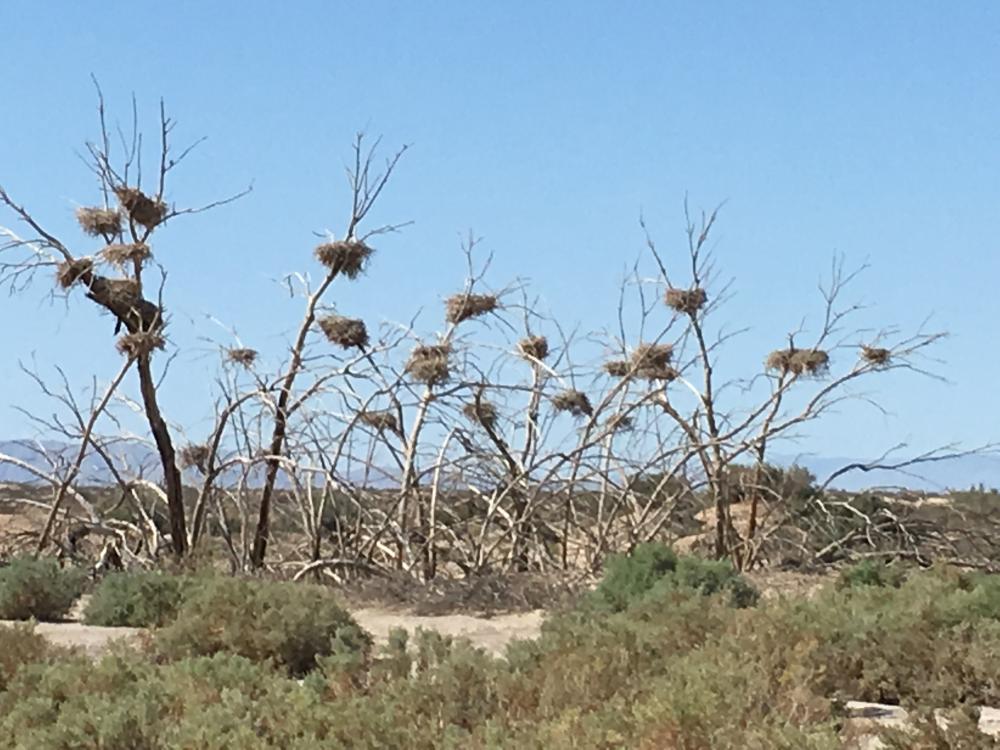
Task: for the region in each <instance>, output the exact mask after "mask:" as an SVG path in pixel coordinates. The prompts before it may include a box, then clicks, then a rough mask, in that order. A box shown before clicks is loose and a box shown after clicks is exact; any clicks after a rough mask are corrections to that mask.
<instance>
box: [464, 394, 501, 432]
mask: <svg viewBox="0 0 1000 750" xmlns="http://www.w3.org/2000/svg"><path fill="white" fill-rule="evenodd" d="M462 414H464V415H465V416H466V417H467V418H468V419H469V420H470V421H472V422H475V423H476V424H481V425H482V426H483V427H485V428H487V429H490V430H492V429H493V428H494V427H495V426H496V423H497V408H496V406H494V405H493V404H492V403H490V402H489V401H487V400H486V399H484V398H479V399H477V400H475V401H471V402H469V403H467V404H466V405H465V406H463V407H462Z"/></svg>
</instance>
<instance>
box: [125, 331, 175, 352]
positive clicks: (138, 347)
mask: <svg viewBox="0 0 1000 750" xmlns="http://www.w3.org/2000/svg"><path fill="white" fill-rule="evenodd" d="M165 345H166V340H165V339H164V338H163V334H162V333H160V331H159V330H152V331H136V332H135V333H125V334H122V335H121V336H119V337H118V341H117V342H116V343H115V348H116V349H118V351H119V352H120V353H121V354H123V355H125V356H126V357H132V358H133V359H138V358H139V357H143V356H146V355H148V354H150V353H151V352H152V351H153V350H154V349H162V348H163V347H164V346H165Z"/></svg>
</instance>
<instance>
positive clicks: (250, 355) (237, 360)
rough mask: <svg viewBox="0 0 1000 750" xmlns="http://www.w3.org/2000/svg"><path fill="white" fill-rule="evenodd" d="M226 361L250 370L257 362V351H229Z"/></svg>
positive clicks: (240, 349)
mask: <svg viewBox="0 0 1000 750" xmlns="http://www.w3.org/2000/svg"><path fill="white" fill-rule="evenodd" d="M226 359H228V360H229V361H230V362H232V363H233V364H236V365H242V366H243V367H246V368H248V369H249V368H251V367H253V364H254V362H256V361H257V350H256V349H246V348H242V347H236V348H233V349H227V350H226Z"/></svg>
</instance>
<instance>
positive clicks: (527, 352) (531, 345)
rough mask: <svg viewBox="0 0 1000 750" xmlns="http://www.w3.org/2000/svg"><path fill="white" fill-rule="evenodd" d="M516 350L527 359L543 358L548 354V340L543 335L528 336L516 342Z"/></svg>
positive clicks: (540, 359)
mask: <svg viewBox="0 0 1000 750" xmlns="http://www.w3.org/2000/svg"><path fill="white" fill-rule="evenodd" d="M517 347H518V350H519V351H520V352H521V356H523V357H526V358H527V359H537V360H538V361H542V360H544V359H545V358H546V357H548V356H549V340H548V339H547V338H545V337H544V336H528V337H527V338H523V339H521V341H520V342H518V345H517Z"/></svg>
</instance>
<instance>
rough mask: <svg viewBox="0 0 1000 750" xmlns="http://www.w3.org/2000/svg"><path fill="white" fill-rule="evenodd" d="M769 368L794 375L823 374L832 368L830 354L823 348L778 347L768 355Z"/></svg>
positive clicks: (767, 365) (766, 363)
mask: <svg viewBox="0 0 1000 750" xmlns="http://www.w3.org/2000/svg"><path fill="white" fill-rule="evenodd" d="M764 364H765V366H766V367H767V369H769V370H775V371H777V372H780V373H792V374H794V375H822V374H824V373H825V372H826V371H827V370H829V369H830V355H829V354H827V353H826V352H825V351H823V350H822V349H796V348H795V347H789V348H787V349H776V350H775V351H773V352H771V353H770V354H768V355H767V360H765V363H764Z"/></svg>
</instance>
